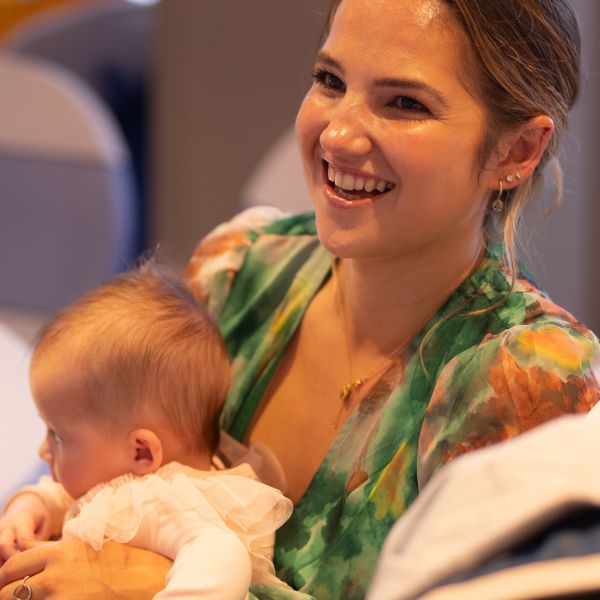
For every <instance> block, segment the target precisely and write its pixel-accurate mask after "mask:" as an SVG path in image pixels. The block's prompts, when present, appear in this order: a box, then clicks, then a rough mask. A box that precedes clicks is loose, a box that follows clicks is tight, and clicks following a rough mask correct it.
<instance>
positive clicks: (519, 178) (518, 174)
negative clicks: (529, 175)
mask: <svg viewBox="0 0 600 600" xmlns="http://www.w3.org/2000/svg"><path fill="white" fill-rule="evenodd" d="M515 179H516V180H517V181H521V171H517V172H516V173H515Z"/></svg>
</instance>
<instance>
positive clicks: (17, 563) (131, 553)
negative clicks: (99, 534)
mask: <svg viewBox="0 0 600 600" xmlns="http://www.w3.org/2000/svg"><path fill="white" fill-rule="evenodd" d="M170 567H171V562H170V561H169V560H168V559H166V558H164V557H162V556H160V555H158V554H154V553H152V552H148V551H146V550H139V549H137V548H132V547H130V546H124V545H121V544H116V543H113V542H107V543H106V544H104V546H103V548H102V551H101V552H95V551H94V550H92V549H91V548H89V547H88V546H86V545H85V544H84V543H82V542H74V541H69V542H56V543H53V542H46V543H41V544H40V545H37V546H36V547H33V548H32V549H30V550H27V551H26V552H21V553H20V554H19V555H17V556H15V557H13V558H11V559H10V560H9V561H7V562H6V564H5V565H4V566H3V567H2V569H0V600H12V591H13V589H14V588H15V586H16V584H17V583H16V582H20V581H22V580H23V578H24V577H25V576H26V575H29V576H30V579H29V580H28V584H29V585H30V587H31V588H32V590H33V597H34V598H35V599H36V600H39V599H40V598H48V599H56V600H58V599H59V598H61V599H63V600H68V599H73V600H75V599H76V598H87V599H90V600H104V599H106V598H122V599H125V598H128V599H133V600H142V599H149V598H152V597H153V596H154V595H155V594H156V593H158V592H159V591H160V590H161V589H162V588H163V587H164V581H165V576H166V573H167V571H168V569H169V568H170Z"/></svg>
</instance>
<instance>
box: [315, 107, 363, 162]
mask: <svg viewBox="0 0 600 600" xmlns="http://www.w3.org/2000/svg"><path fill="white" fill-rule="evenodd" d="M361 113H362V111H361V109H360V108H359V107H356V106H349V107H346V106H342V105H339V106H338V107H337V108H336V109H335V110H334V112H333V113H332V114H331V118H330V120H329V122H328V123H327V126H326V127H325V129H323V131H322V132H321V135H320V137H319V142H320V144H321V147H322V148H323V150H325V151H326V152H330V153H331V154H341V155H347V156H364V155H366V154H369V153H370V152H371V150H372V149H373V143H372V141H371V136H370V131H369V127H368V123H367V122H366V119H365V118H364V116H363V115H362V114H361Z"/></svg>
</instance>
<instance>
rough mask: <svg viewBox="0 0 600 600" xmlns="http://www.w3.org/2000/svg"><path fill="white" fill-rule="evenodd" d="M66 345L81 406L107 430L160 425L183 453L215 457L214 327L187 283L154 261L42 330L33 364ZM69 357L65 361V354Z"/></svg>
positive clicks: (217, 379)
mask: <svg viewBox="0 0 600 600" xmlns="http://www.w3.org/2000/svg"><path fill="white" fill-rule="evenodd" d="M61 344H66V345H67V347H68V348H69V349H73V350H74V354H73V356H74V357H75V363H74V364H66V365H65V369H71V368H72V369H78V371H79V372H80V373H81V376H82V380H83V382H84V386H85V392H86V393H83V394H82V398H81V400H82V403H83V404H84V406H82V407H81V409H82V410H85V411H86V412H87V414H89V415H90V417H91V418H95V417H96V418H99V419H101V420H104V421H108V422H111V423H115V424H117V423H120V422H123V423H125V424H127V425H129V424H130V423H131V422H132V421H137V422H140V420H141V422H142V423H144V422H149V423H156V420H157V419H158V420H160V421H162V422H165V423H167V424H168V425H170V426H171V427H172V429H173V431H174V432H175V433H176V434H177V435H178V437H180V439H182V440H183V441H184V443H185V445H186V448H187V449H190V450H197V451H201V452H203V453H205V452H207V451H208V452H210V453H212V452H214V450H215V449H216V447H217V445H218V441H219V425H218V420H219V415H220V412H221V408H222V406H223V402H224V400H225V395H226V394H227V390H228V387H229V363H228V359H227V351H226V349H225V346H224V343H223V341H222V339H221V336H220V333H219V331H218V329H217V326H216V324H215V323H214V321H213V320H212V318H211V317H210V315H209V314H208V312H207V310H206V309H205V308H204V307H203V306H202V305H201V304H200V303H199V302H198V301H197V300H196V299H195V298H194V296H193V294H192V293H191V291H190V290H189V289H188V288H187V286H186V284H185V283H184V282H183V281H182V280H180V279H179V278H177V277H175V276H173V275H171V274H168V273H167V272H166V271H165V270H164V269H163V268H159V267H158V266H157V265H156V264H155V263H154V262H153V261H147V262H145V263H144V264H143V265H142V266H141V267H139V268H138V269H137V270H134V271H132V272H129V273H126V274H123V275H120V276H118V277H116V278H115V279H114V280H112V281H110V282H109V283H107V284H105V285H103V286H101V287H99V288H97V289H95V290H93V291H92V292H90V293H88V294H87V295H85V296H84V297H83V298H81V299H80V300H79V301H77V302H75V303H74V304H73V305H71V306H69V307H68V308H66V309H65V310H64V311H62V312H60V313H59V314H58V315H56V316H55V317H54V318H53V319H52V320H51V321H50V322H49V323H48V324H47V325H46V326H45V327H44V329H43V330H42V332H41V333H40V335H39V337H38V342H37V345H36V349H35V352H34V357H33V362H34V364H35V362H36V361H38V360H41V359H43V355H44V353H45V352H46V351H48V350H50V351H52V349H53V348H54V347H55V346H56V345H61ZM69 356H70V355H69Z"/></svg>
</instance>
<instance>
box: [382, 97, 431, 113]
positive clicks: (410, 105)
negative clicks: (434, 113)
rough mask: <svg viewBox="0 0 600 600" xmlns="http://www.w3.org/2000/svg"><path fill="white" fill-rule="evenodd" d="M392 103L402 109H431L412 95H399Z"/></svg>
mask: <svg viewBox="0 0 600 600" xmlns="http://www.w3.org/2000/svg"><path fill="white" fill-rule="evenodd" d="M391 104H392V106H394V107H396V108H400V109H401V110H408V111H411V112H422V113H428V112H429V109H428V108H427V107H426V106H425V105H424V104H422V103H421V102H419V101H418V100H415V99H414V98H411V97H410V96H397V97H396V98H395V99H394V100H393V102H392V103H391Z"/></svg>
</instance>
